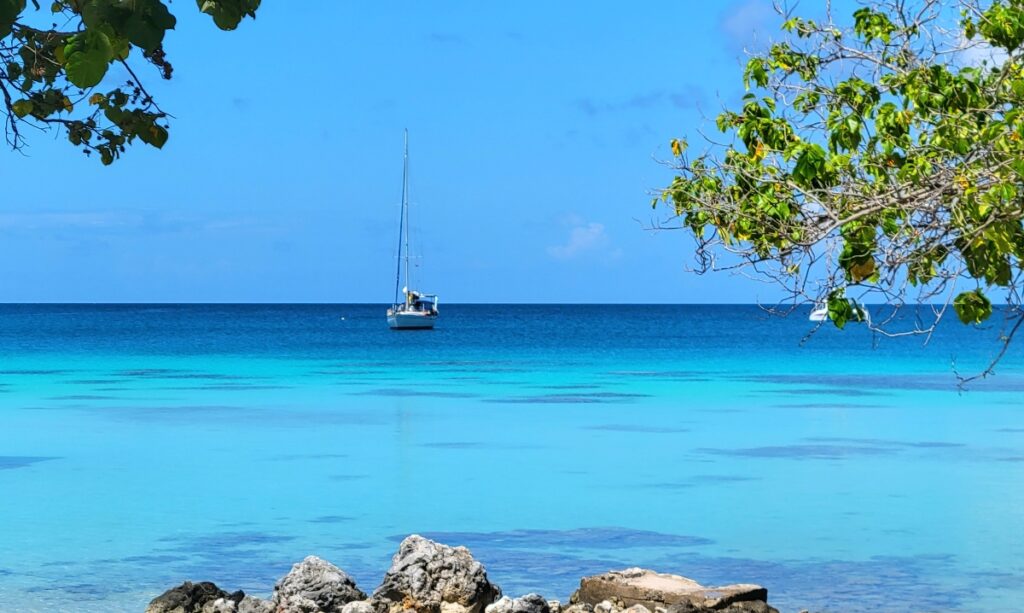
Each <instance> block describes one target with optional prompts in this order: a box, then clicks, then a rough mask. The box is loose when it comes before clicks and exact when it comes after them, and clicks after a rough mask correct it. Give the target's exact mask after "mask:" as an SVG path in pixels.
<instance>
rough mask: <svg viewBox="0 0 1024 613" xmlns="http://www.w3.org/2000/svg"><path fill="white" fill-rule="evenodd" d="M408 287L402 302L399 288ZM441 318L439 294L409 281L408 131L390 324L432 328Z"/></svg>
mask: <svg viewBox="0 0 1024 613" xmlns="http://www.w3.org/2000/svg"><path fill="white" fill-rule="evenodd" d="M403 265H404V269H405V286H404V287H402V291H401V295H404V296H405V300H403V301H402V302H399V300H398V298H399V291H398V288H399V287H400V286H401V285H402V269H403ZM435 321H437V295H436V294H425V293H423V292H419V291H417V290H414V289H411V288H410V282H409V131H408V130H406V131H405V155H404V157H403V164H402V214H401V216H400V217H399V220H398V272H397V273H396V274H395V301H394V303H393V304H392V305H391V308H390V309H388V326H390V327H391V329H392V330H429V329H431V328H433V327H434V322H435Z"/></svg>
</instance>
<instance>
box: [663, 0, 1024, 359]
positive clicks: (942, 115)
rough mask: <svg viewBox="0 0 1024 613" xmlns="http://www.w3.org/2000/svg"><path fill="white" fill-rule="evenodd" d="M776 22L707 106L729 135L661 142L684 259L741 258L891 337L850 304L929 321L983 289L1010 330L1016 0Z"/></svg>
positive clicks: (976, 307)
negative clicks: (885, 307)
mask: <svg viewBox="0 0 1024 613" xmlns="http://www.w3.org/2000/svg"><path fill="white" fill-rule="evenodd" d="M951 5H955V7H956V9H957V10H955V11H954V10H951V8H952V7H951ZM782 29H783V31H784V35H783V38H782V40H781V41H780V42H777V43H775V44H773V45H772V46H771V47H770V48H769V49H767V50H766V51H765V52H763V53H760V54H756V55H753V56H752V57H750V58H749V61H748V62H747V64H746V68H745V70H744V72H743V82H744V84H745V86H746V87H747V90H748V93H747V95H746V96H745V97H744V98H743V101H742V104H741V105H740V107H739V108H738V109H732V110H728V109H727V110H725V111H724V112H722V113H721V114H720V115H719V116H718V119H717V126H718V128H719V130H720V131H721V132H722V133H723V134H725V135H726V137H727V138H726V141H725V143H724V144H714V143H709V145H708V149H707V150H706V151H705V152H703V153H701V154H699V155H696V156H691V155H689V154H688V153H687V146H686V143H685V141H683V140H674V141H672V151H673V156H674V157H675V159H676V162H677V169H678V176H676V178H675V179H674V180H673V181H672V183H671V185H669V186H668V187H667V188H666V189H664V190H663V192H662V194H661V195H660V198H657V199H655V201H654V203H653V204H654V205H655V206H658V205H659V203H664V205H666V206H668V207H669V208H670V210H671V214H672V221H671V223H670V224H666V225H668V226H669V227H682V228H685V229H687V230H688V231H689V232H690V233H691V234H692V235H693V236H694V237H695V239H696V241H697V258H698V264H699V266H698V271H699V272H706V271H710V270H720V269H727V268H746V269H749V270H753V271H754V273H755V274H756V275H760V276H763V277H767V278H768V280H770V281H772V282H774V283H777V284H778V285H779V286H781V287H783V288H785V289H786V290H788V292H789V294H790V296H789V298H790V299H787V300H786V302H787V303H791V304H800V303H814V304H827V305H828V310H829V315H830V318H831V320H832V322H833V323H834V324H835V325H836V326H838V327H840V328H842V327H843V326H845V325H846V324H848V323H850V322H865V323H868V324H869V325H871V326H872V327H873V328H874V329H876V330H879V331H881V332H883V333H892V334H901V333H906V332H907V331H901V330H896V329H890V328H888V327H887V326H889V325H892V326H896V325H898V324H897V323H896V322H897V320H896V319H895V318H890V319H887V320H886V321H882V322H868V321H867V320H868V318H867V317H865V316H864V315H866V312H865V311H863V308H862V307H861V306H860V305H862V304H864V303H866V302H867V301H869V300H872V299H873V300H875V301H877V302H885V303H888V304H893V305H897V306H898V305H901V304H904V303H905V302H908V301H911V300H913V301H915V302H923V303H929V304H934V305H935V311H934V313H935V320H934V321H933V322H930V323H928V322H926V323H924V324H922V323H915V324H914V326H915V328H914V329H913V330H911V331H910V332H929V331H931V330H932V329H933V328H934V325H935V323H936V322H937V321H938V319H939V318H941V316H942V314H943V312H944V311H945V308H946V306H948V305H949V304H950V303H952V305H953V308H954V310H955V312H956V313H957V315H958V316H959V318H960V320H961V321H963V322H964V323H970V324H978V323H981V322H984V321H986V320H987V319H989V317H991V315H992V313H993V307H992V303H991V299H990V298H989V297H988V296H989V294H993V293H994V294H995V295H996V296H999V297H1000V299H1002V298H1003V297H1004V296H1005V297H1006V300H1007V301H1008V303H1009V308H1008V309H1005V314H1006V316H1007V318H1008V322H1009V323H1010V324H1011V326H1012V327H1013V329H1014V330H1016V327H1017V326H1019V324H1020V321H1021V298H1020V290H1021V289H1022V287H1024V286H1022V283H1021V280H1022V270H1024V269H1022V264H1024V226H1022V218H1024V48H1022V45H1024V0H985V1H982V0H961V1H960V2H958V3H956V2H954V3H951V2H949V1H946V2H940V1H938V0H910V1H907V0H875V1H874V2H869V3H867V5H866V6H864V7H863V8H860V9H859V10H857V11H856V12H855V13H853V15H852V16H851V20H850V21H848V22H846V23H845V24H838V23H836V22H834V21H832V20H831V18H829V20H828V21H827V22H824V23H819V22H817V21H814V20H809V19H803V18H800V17H790V18H788V19H785V21H784V23H783V25H782ZM978 58H980V59H978ZM958 284H969V285H970V286H972V287H973V288H972V289H970V290H968V291H964V292H961V293H959V294H957V292H956V289H955V288H956V287H957V286H958ZM936 303H939V304H936ZM1000 355H1001V354H1000Z"/></svg>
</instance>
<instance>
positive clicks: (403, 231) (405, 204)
mask: <svg viewBox="0 0 1024 613" xmlns="http://www.w3.org/2000/svg"><path fill="white" fill-rule="evenodd" d="M408 187H409V130H408V129H406V130H405V155H404V156H403V158H402V212H401V213H400V214H399V216H398V270H397V271H395V304H396V305H397V304H398V288H399V287H401V285H402V242H403V241H404V242H405V286H406V287H407V288H408V287H409V228H408V227H407V226H408V224H407V223H406V218H407V217H408V216H409V211H408V208H409V200H408V196H409V194H408V193H407V190H408ZM403 302H404V301H403Z"/></svg>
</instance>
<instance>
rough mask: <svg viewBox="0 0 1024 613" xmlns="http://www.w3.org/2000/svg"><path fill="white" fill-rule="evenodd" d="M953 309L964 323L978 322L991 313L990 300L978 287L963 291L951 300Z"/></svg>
mask: <svg viewBox="0 0 1024 613" xmlns="http://www.w3.org/2000/svg"><path fill="white" fill-rule="evenodd" d="M953 310H955V311H956V315H957V317H959V318H960V321H962V322H963V323H965V324H980V323H981V322H983V321H985V320H986V319H988V318H989V317H990V316H991V315H992V301H990V300H989V299H988V297H986V296H985V294H983V293H981V290H980V289H976V290H974V291H971V292H963V293H962V294H960V295H959V296H957V297H956V298H955V299H954V300H953Z"/></svg>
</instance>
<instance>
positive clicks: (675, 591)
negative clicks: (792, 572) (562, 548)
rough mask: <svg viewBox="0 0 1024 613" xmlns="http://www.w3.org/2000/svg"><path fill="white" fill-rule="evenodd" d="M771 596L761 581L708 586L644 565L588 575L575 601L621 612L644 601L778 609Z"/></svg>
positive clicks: (673, 608) (674, 607) (695, 611)
mask: <svg viewBox="0 0 1024 613" xmlns="http://www.w3.org/2000/svg"><path fill="white" fill-rule="evenodd" d="M767 600H768V590H766V589H764V588H763V587H761V586H760V585H752V584H738V585H727V586H723V587H705V586H703V585H701V584H699V583H697V582H696V581H694V580H692V579H687V578H686V577H680V576H679V575H668V574H664V573H656V572H654V571H652V570H645V569H642V568H630V569H626V570H622V571H611V572H607V573H604V574H601V575H595V576H592V577H584V578H583V579H582V580H581V581H580V588H579V589H578V590H576V592H575V593H574V594H573V595H572V598H571V602H573V603H589V604H591V605H593V606H594V611H595V612H596V613H618V611H621V610H622V609H626V608H627V607H632V606H633V605H643V606H644V607H645V608H646V609H647V610H648V612H649V611H651V610H653V609H655V608H659V607H660V608H665V609H667V613H703V612H705V611H730V612H740V611H750V612H751V613H762V611H763V613H771V612H773V611H775V609H773V608H771V607H769V606H768V605H767V603H766V601H767ZM609 607H610V608H609ZM606 609H608V610H606ZM776 613H777V612H776Z"/></svg>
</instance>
